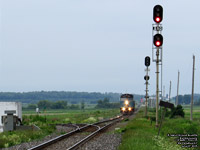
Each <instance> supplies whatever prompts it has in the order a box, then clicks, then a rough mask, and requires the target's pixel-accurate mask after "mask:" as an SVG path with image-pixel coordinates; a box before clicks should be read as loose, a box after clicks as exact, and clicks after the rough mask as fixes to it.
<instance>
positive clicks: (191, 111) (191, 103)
mask: <svg viewBox="0 0 200 150" xmlns="http://www.w3.org/2000/svg"><path fill="white" fill-rule="evenodd" d="M194 70H195V56H194V55H193V69H192V97H191V102H190V105H191V108H190V120H191V121H192V120H193V118H192V113H193V98H194Z"/></svg>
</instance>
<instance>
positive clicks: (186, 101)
mask: <svg viewBox="0 0 200 150" xmlns="http://www.w3.org/2000/svg"><path fill="white" fill-rule="evenodd" d="M190 101H191V95H184V103H185V104H190Z"/></svg>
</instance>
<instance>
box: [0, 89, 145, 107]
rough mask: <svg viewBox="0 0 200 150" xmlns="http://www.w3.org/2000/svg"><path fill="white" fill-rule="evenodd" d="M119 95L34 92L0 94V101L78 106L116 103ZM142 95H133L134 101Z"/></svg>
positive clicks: (108, 93)
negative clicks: (43, 102)
mask: <svg viewBox="0 0 200 150" xmlns="http://www.w3.org/2000/svg"><path fill="white" fill-rule="evenodd" d="M120 95H121V93H112V92H105V93H100V92H74V91H35V92H0V101H15V102H16V101H17V102H22V103H32V104H37V103H38V102H39V101H41V100H50V101H68V102H70V103H72V104H78V103H80V102H81V101H85V102H86V103H90V104H97V101H98V100H100V99H101V100H103V99H104V98H108V99H109V100H110V101H111V102H118V101H119V98H120ZM142 97H144V96H143V95H137V94H134V98H135V99H136V100H140V99H141V98H142Z"/></svg>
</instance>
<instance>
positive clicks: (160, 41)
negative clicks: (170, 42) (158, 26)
mask: <svg viewBox="0 0 200 150" xmlns="http://www.w3.org/2000/svg"><path fill="white" fill-rule="evenodd" d="M153 43H154V45H155V46H156V47H160V46H162V44H163V36H162V35H161V34H156V35H154V37H153Z"/></svg>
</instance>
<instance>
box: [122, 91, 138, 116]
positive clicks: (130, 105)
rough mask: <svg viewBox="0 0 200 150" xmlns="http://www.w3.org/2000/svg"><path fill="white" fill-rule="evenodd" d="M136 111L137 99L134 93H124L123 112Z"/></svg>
mask: <svg viewBox="0 0 200 150" xmlns="http://www.w3.org/2000/svg"><path fill="white" fill-rule="evenodd" d="M134 111H135V101H134V99H133V95H132V94H122V95H121V96H120V112H121V113H122V114H124V115H125V114H133V112H134Z"/></svg>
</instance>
